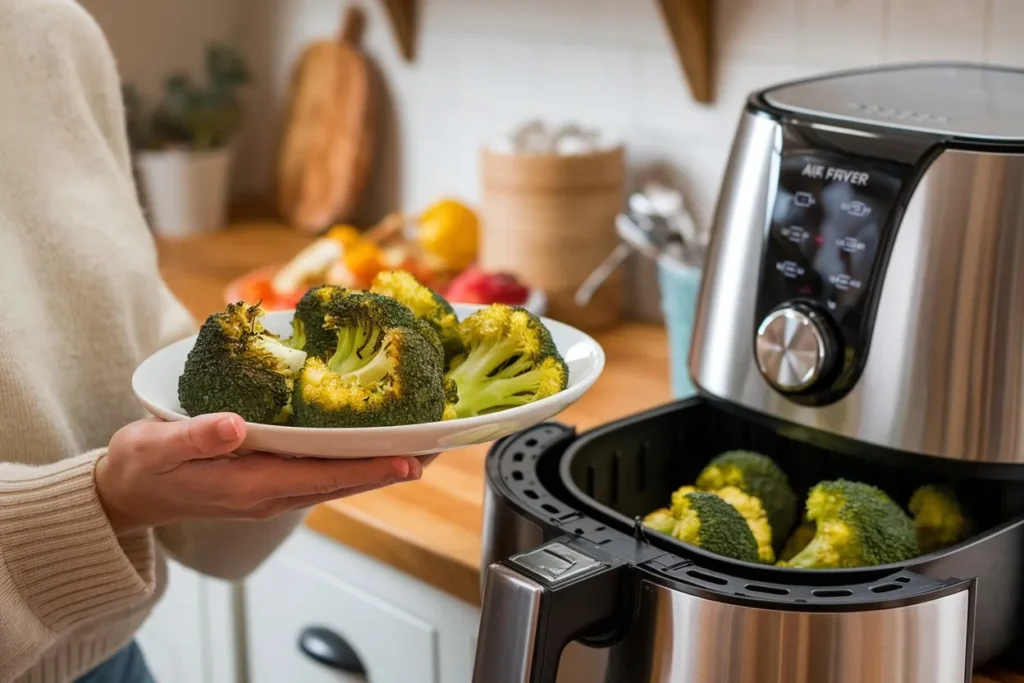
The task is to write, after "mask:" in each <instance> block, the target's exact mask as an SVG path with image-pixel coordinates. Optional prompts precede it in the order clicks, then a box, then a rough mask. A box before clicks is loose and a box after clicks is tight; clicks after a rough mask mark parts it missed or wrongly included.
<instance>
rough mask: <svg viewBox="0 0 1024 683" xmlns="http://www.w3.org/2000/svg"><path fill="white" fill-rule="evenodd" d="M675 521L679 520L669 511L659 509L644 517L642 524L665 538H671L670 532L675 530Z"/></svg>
mask: <svg viewBox="0 0 1024 683" xmlns="http://www.w3.org/2000/svg"><path fill="white" fill-rule="evenodd" d="M677 521H679V520H677V519H676V517H675V515H673V514H672V511H671V510H669V509H668V508H659V509H657V510H655V511H654V512H651V513H649V514H648V515H647V516H646V517H644V519H643V524H644V526H646V527H648V528H650V529H654V530H655V531H658V532H660V533H663V534H665V535H666V536H671V535H672V532H673V531H674V530H675V528H676V522H677Z"/></svg>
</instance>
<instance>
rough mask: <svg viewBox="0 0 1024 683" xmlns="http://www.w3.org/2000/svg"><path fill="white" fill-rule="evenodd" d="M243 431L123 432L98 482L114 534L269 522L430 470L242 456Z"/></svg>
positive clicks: (370, 461) (152, 425)
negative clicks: (198, 523)
mask: <svg viewBox="0 0 1024 683" xmlns="http://www.w3.org/2000/svg"><path fill="white" fill-rule="evenodd" d="M245 429H246V425H245V422H244V421H243V420H242V419H241V418H240V417H239V416H238V415H234V414H230V413H222V414H216V415H200V416H198V417H194V418H191V419H188V420H182V421H178V422H163V421H161V420H158V419H155V418H147V419H143V420H138V421H137V422H133V423H131V424H129V425H126V426H125V427H123V428H122V429H120V430H119V431H118V432H117V433H116V434H114V436H113V438H111V440H110V444H109V446H108V448H107V453H106V455H105V456H104V457H103V458H101V459H100V460H99V462H98V463H97V465H96V475H95V479H96V489H97V491H98V492H99V497H100V500H101V502H102V503H103V508H104V510H105V511H106V513H107V516H108V518H109V519H110V522H111V525H112V526H113V527H114V531H115V533H117V534H119V535H120V534H124V533H128V532H130V531H134V530H139V529H145V528H148V527H153V526H161V525H164V524H169V523H172V522H177V521H182V520H186V519H268V518H270V517H275V516H277V515H280V514H283V513H286V512H290V511H292V510H297V509H301V508H306V507H310V506H313V505H317V504H319V503H323V502H326V501H329V500H334V499H337V498H343V497H345V496H351V495H354V494H356V493H361V492H364V491H369V490H372V489H376V488H380V487H382V486H387V485H389V484H394V483H397V482H400V481H412V480H416V479H419V478H420V476H421V475H422V474H423V465H424V464H425V463H421V461H420V460H419V459H417V458H414V457H395V458H366V459H362V460H353V459H346V460H329V459H317V458H282V457H279V456H276V455H272V454H268V453H253V452H247V453H245V454H239V453H237V452H236V451H237V450H238V449H239V447H240V446H241V445H242V442H243V441H244V440H245ZM432 459H433V458H432V457H430V456H428V457H427V461H429V460H432Z"/></svg>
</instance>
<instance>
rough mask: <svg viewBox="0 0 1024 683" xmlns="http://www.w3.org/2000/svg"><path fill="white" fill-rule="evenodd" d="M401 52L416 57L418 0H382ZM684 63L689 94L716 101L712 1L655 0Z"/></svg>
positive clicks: (679, 57)
mask: <svg viewBox="0 0 1024 683" xmlns="http://www.w3.org/2000/svg"><path fill="white" fill-rule="evenodd" d="M380 2H381V4H382V6H383V8H384V11H385V13H386V14H387V17H388V21H390V23H391V31H392V34H393V35H394V37H395V41H396V42H397V43H398V49H399V52H401V54H402V58H403V59H405V61H406V62H412V61H413V60H414V59H415V56H416V30H417V19H418V16H419V1H418V0H380ZM656 2H657V3H658V7H659V8H660V10H661V16H662V19H663V20H664V22H665V26H666V28H667V29H668V33H669V37H670V38H671V39H672V44H673V47H674V49H675V52H676V56H677V58H678V59H679V63H680V65H681V66H682V69H683V73H684V75H685V76H686V81H687V83H688V84H689V86H690V93H691V94H692V95H693V97H694V99H695V100H697V101H698V102H711V101H713V100H714V89H713V87H712V85H713V76H714V68H713V67H714V64H713V62H714V59H713V57H714V52H713V49H712V36H713V31H712V10H711V3H712V0H656Z"/></svg>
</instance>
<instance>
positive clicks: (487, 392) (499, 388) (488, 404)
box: [456, 365, 544, 415]
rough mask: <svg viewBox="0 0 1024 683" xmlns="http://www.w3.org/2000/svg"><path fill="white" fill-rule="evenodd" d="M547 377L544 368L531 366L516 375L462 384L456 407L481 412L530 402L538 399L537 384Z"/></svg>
mask: <svg viewBox="0 0 1024 683" xmlns="http://www.w3.org/2000/svg"><path fill="white" fill-rule="evenodd" d="M461 367H462V366H461V365H460V366H459V368H461ZM459 368H457V369H459ZM543 377H544V374H543V373H542V372H541V371H539V370H530V371H529V372H524V373H522V374H520V375H517V376H515V377H495V378H493V379H489V380H485V381H484V382H478V381H471V382H469V383H468V384H464V385H459V402H458V403H457V404H456V410H457V411H458V412H459V413H460V414H470V415H479V414H481V413H484V412H487V411H490V410H499V409H503V408H509V407H513V406H521V405H526V404H527V403H530V402H531V401H533V400H534V396H535V393H536V391H537V384H538V383H539V382H540V381H541V380H542V379H543Z"/></svg>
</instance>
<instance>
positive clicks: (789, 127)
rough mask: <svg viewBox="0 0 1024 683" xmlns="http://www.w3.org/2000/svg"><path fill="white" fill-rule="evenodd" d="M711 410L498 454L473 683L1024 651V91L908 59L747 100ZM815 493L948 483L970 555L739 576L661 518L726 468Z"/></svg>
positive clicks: (567, 435)
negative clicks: (649, 517) (853, 484)
mask: <svg viewBox="0 0 1024 683" xmlns="http://www.w3.org/2000/svg"><path fill="white" fill-rule="evenodd" d="M690 374H691V376H692V378H693V381H694V383H695V385H697V386H698V388H699V392H698V395H697V396H696V397H694V398H690V399H686V400H681V401H676V402H673V403H670V404H668V405H665V406H663V407H661V408H659V409H656V410H652V411H647V412H643V413H640V414H637V415H634V416H631V417H628V418H625V419H623V420H619V421H617V422H614V423H611V424H607V425H604V426H601V427H599V428H596V429H593V430H589V431H587V432H585V433H582V434H577V433H576V432H575V431H574V430H573V429H572V428H571V427H570V426H566V425H562V424H559V423H549V424H543V425H539V426H537V427H535V428H532V429H529V430H526V431H524V432H522V433H520V434H516V435H514V436H511V437H508V438H506V439H503V440H502V441H500V442H498V443H496V444H495V446H494V447H493V448H492V449H491V452H490V453H489V455H488V460H487V479H488V488H487V494H486V501H485V529H484V532H485V544H484V558H483V559H484V566H485V567H487V571H486V573H485V577H484V581H483V588H482V589H483V606H482V619H481V625H480V632H479V638H478V647H477V659H476V667H475V672H474V682H475V683H552V682H554V681H555V680H556V679H557V678H558V666H559V660H560V658H561V657H562V653H563V650H564V649H565V648H566V646H567V645H569V644H571V645H572V647H573V648H576V649H577V650H578V651H580V652H583V653H584V654H583V656H584V657H591V658H593V659H594V661H600V672H599V675H598V676H597V677H596V678H592V679H590V680H603V681H605V683H625V682H627V681H628V682H629V683H655V682H657V683H954V682H956V683H963V682H965V681H970V678H971V673H972V670H973V669H975V668H977V667H979V666H981V665H983V664H987V663H991V662H993V661H994V660H996V659H997V658H1000V657H1004V656H1007V655H1008V654H1012V653H1013V652H1016V651H1019V650H1020V648H1019V647H1015V646H1016V645H1018V644H1019V643H1021V642H1022V638H1021V634H1022V631H1024V629H1022V620H1021V610H1022V606H1024V605H1022V600H1021V590H1020V586H1021V578H1022V574H1024V72H1020V71H1014V70H1007V69H997V68H986V67H980V66H971V65H910V66H896V67H891V68H883V69H871V70H861V71H854V72H844V73H839V74H830V75H826V76H822V77H817V78H813V79H809V80H804V81H800V82H794V83H786V84H782V85H779V86H776V87H771V88H768V89H765V90H763V91H760V92H757V93H754V94H752V95H751V97H750V98H749V100H748V102H747V105H746V107H745V109H744V111H743V113H742V116H741V118H740V121H739V125H738V129H737V131H736V136H735V141H734V144H733V148H732V152H731V157H730V160H729V164H728V168H727V170H726V173H725V177H724V180H723V185H722V188H721V193H720V197H719V204H718V209H717V212H716V215H715V219H714V225H713V234H712V240H711V244H710V246H709V251H708V258H707V263H706V266H705V273H704V280H703V282H702V287H701V294H700V302H699V307H698V311H697V314H696V320H695V327H694V334H693V342H692V350H691V355H690ZM734 448H747V449H753V450H757V451H760V452H762V453H765V454H767V455H770V456H772V457H773V458H774V459H775V460H776V461H777V462H778V463H779V464H780V465H781V466H782V468H783V469H784V470H785V471H786V472H787V474H788V475H789V477H790V479H791V483H792V484H793V486H794V488H795V489H796V490H797V493H798V495H800V496H801V497H802V496H803V495H804V494H805V493H806V491H807V490H808V488H809V487H810V486H812V485H813V484H815V483H817V482H818V481H821V480H823V479H828V478H837V477H846V478H850V479H856V480H860V481H865V482H868V483H873V484H876V485H878V486H880V487H881V488H883V489H884V490H885V491H887V492H888V493H889V494H890V495H891V496H892V497H893V498H894V499H896V500H898V501H903V502H904V503H905V501H906V500H907V498H908V497H909V495H910V493H911V492H912V491H913V490H914V489H915V488H916V487H917V486H919V485H921V484H923V483H930V482H934V483H945V484H949V485H951V486H953V487H954V488H955V490H956V491H957V493H958V495H959V496H960V498H961V499H962V501H963V502H964V504H965V506H966V508H967V510H968V514H969V515H970V516H971V518H972V519H973V520H974V531H973V535H972V536H971V537H970V538H969V539H967V540H966V541H964V542H961V543H959V544H957V545H955V546H952V547H949V548H946V549H944V550H941V551H937V552H934V553H931V554H926V555H923V556H920V557H917V558H915V559H913V560H912V561H909V562H906V563H903V564H900V565H889V566H878V567H868V568H861V569H851V570H822V571H807V570H796V569H783V568H777V567H774V566H770V565H755V564H750V563H745V562H737V561H733V560H730V559H727V558H723V557H721V556H717V555H713V554H710V553H707V552H704V551H702V550H700V549H699V548H696V547H694V546H689V545H686V544H683V543H680V542H677V541H675V540H673V539H672V538H670V537H668V536H665V535H662V534H658V533H653V532H650V531H649V530H646V529H645V528H644V527H643V526H642V525H641V524H640V522H639V519H640V518H641V516H642V515H645V514H646V513H648V512H650V511H652V510H654V509H656V508H658V507H661V506H663V505H664V504H665V501H667V500H668V499H669V496H670V494H671V492H672V491H673V490H674V489H675V488H676V487H678V486H679V485H681V484H684V483H689V482H692V481H693V479H694V478H695V476H696V474H697V472H698V471H699V470H700V469H701V468H702V467H703V466H704V465H705V464H707V462H708V461H709V460H710V459H711V458H712V457H714V456H715V455H717V454H718V453H721V452H723V451H725V450H729V449H734Z"/></svg>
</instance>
